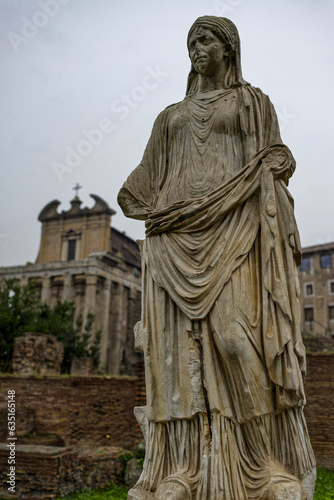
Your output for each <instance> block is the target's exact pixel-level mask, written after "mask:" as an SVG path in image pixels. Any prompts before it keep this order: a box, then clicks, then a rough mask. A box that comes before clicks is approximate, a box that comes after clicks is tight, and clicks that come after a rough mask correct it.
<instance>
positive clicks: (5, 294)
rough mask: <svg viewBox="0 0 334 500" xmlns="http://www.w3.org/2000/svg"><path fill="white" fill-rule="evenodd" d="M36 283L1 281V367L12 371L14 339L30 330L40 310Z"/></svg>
mask: <svg viewBox="0 0 334 500" xmlns="http://www.w3.org/2000/svg"><path fill="white" fill-rule="evenodd" d="M35 297H36V283H33V282H31V283H28V284H27V285H25V286H20V285H19V284H18V281H17V280H15V279H10V280H6V281H2V282H0V369H1V371H4V372H7V371H10V368H11V364H12V355H13V349H14V341H15V338H16V337H19V336H21V335H22V334H23V333H24V332H27V331H29V330H30V328H31V325H32V324H33V322H34V320H35V317H36V313H37V310H38V302H39V301H38V300H37V299H36V298H35Z"/></svg>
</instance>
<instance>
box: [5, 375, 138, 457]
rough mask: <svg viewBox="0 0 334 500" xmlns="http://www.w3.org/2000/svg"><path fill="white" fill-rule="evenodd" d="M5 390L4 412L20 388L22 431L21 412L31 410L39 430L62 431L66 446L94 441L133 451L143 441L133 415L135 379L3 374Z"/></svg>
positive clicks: (18, 411)
mask: <svg viewBox="0 0 334 500" xmlns="http://www.w3.org/2000/svg"><path fill="white" fill-rule="evenodd" d="M0 388H1V390H0V409H1V410H2V412H4V411H6V406H7V402H6V395H7V391H8V390H9V389H14V390H15V392H16V409H17V435H20V434H22V432H20V430H22V425H23V422H22V423H21V422H20V414H21V415H22V416H23V415H24V414H25V413H26V412H25V411H24V409H26V408H29V409H31V410H33V411H34V413H35V429H34V430H35V431H36V432H38V433H40V434H43V433H54V434H57V435H58V436H59V437H60V438H61V440H62V441H63V444H64V445H65V446H69V445H85V444H90V443H91V444H94V445H95V446H121V447H123V448H125V449H130V450H131V449H133V448H134V446H135V444H136V442H137V441H138V439H142V438H140V433H139V427H138V424H137V422H136V419H135V417H134V415H133V408H134V406H136V405H137V392H138V390H137V379H136V378H134V377H126V376H124V377H108V378H107V377H62V376H54V377H30V376H28V377H19V376H15V375H14V376H13V375H1V377H0ZM25 427H26V425H25ZM0 434H1V433H0ZM107 436H110V437H107ZM18 444H19V443H18Z"/></svg>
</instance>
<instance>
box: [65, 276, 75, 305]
mask: <svg viewBox="0 0 334 500" xmlns="http://www.w3.org/2000/svg"><path fill="white" fill-rule="evenodd" d="M72 292H73V289H72V275H71V274H69V273H66V274H64V285H63V300H64V301H65V300H67V301H69V302H70V301H71V300H72Z"/></svg>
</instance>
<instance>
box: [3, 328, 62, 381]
mask: <svg viewBox="0 0 334 500" xmlns="http://www.w3.org/2000/svg"><path fill="white" fill-rule="evenodd" d="M63 352H64V344H62V343H61V342H58V341H57V339H56V338H55V337H54V336H53V335H47V334H45V333H26V334H25V335H24V336H23V337H18V338H16V339H15V345H14V353H13V372H14V373H17V374H22V375H33V374H35V375H57V374H59V373H60V367H61V363H62V361H63Z"/></svg>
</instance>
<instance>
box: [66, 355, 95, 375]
mask: <svg viewBox="0 0 334 500" xmlns="http://www.w3.org/2000/svg"><path fill="white" fill-rule="evenodd" d="M94 371H95V367H94V361H93V358H73V361H72V363H71V375H92V374H93V373H94Z"/></svg>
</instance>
